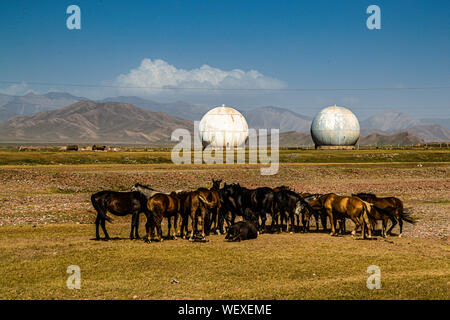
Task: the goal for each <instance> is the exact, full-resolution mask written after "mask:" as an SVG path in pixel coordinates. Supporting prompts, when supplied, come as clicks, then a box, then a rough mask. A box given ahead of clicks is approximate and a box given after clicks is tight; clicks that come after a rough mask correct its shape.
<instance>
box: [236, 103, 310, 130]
mask: <svg viewBox="0 0 450 320" xmlns="http://www.w3.org/2000/svg"><path fill="white" fill-rule="evenodd" d="M242 114H243V115H244V116H245V119H246V120H247V123H248V126H249V128H254V129H272V128H273V129H280V132H288V131H297V132H309V129H310V127H311V120H312V119H311V118H310V117H307V116H304V115H301V114H298V113H295V112H293V111H291V110H288V109H284V108H278V107H260V108H255V109H252V110H249V111H243V112H242Z"/></svg>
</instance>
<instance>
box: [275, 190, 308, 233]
mask: <svg viewBox="0 0 450 320" xmlns="http://www.w3.org/2000/svg"><path fill="white" fill-rule="evenodd" d="M276 196H277V197H278V201H279V205H280V208H279V212H280V218H281V225H283V219H286V231H288V232H294V231H295V220H297V227H300V215H301V214H302V215H304V211H305V209H306V210H310V211H313V209H312V208H311V207H310V206H309V204H308V202H306V201H305V199H304V198H303V197H302V196H301V195H300V194H298V193H297V192H295V191H292V190H289V189H279V191H278V192H276ZM295 217H296V218H297V219H295ZM288 220H290V226H289V228H288ZM303 221H304V219H303V216H302V224H303ZM272 225H273V222H272ZM303 227H305V225H304V224H303Z"/></svg>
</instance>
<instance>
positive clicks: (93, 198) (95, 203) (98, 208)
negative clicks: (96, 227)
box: [91, 193, 112, 222]
mask: <svg viewBox="0 0 450 320" xmlns="http://www.w3.org/2000/svg"><path fill="white" fill-rule="evenodd" d="M96 196H97V193H94V194H93V195H92V196H91V202H92V206H93V207H94V209H95V210H96V211H97V213H98V214H99V215H100V216H101V217H102V218H103V219H105V220H106V221H108V222H112V219H111V218H110V217H108V216H107V215H106V210H105V208H102V207H101V206H100V205H99V204H98V201H97V199H96Z"/></svg>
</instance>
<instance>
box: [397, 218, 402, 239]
mask: <svg viewBox="0 0 450 320" xmlns="http://www.w3.org/2000/svg"><path fill="white" fill-rule="evenodd" d="M398 225H399V226H400V233H399V235H398V236H399V237H401V236H402V233H403V220H402V217H400V219H398Z"/></svg>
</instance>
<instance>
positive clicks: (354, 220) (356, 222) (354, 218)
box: [351, 216, 364, 236]
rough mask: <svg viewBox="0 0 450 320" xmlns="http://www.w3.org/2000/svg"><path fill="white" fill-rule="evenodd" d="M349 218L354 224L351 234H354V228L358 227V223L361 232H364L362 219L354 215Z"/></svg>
mask: <svg viewBox="0 0 450 320" xmlns="http://www.w3.org/2000/svg"><path fill="white" fill-rule="evenodd" d="M351 220H352V221H353V223H354V224H355V228H354V229H353V231H352V236H354V235H356V230H358V227H359V225H360V224H361V229H362V230H361V234H363V233H364V221H362V219H361V221H360V220H358V219H357V218H356V217H353V216H352V217H351Z"/></svg>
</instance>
